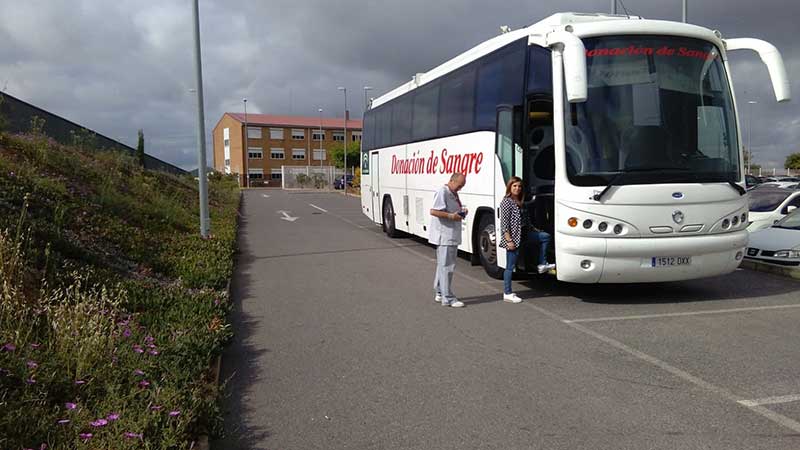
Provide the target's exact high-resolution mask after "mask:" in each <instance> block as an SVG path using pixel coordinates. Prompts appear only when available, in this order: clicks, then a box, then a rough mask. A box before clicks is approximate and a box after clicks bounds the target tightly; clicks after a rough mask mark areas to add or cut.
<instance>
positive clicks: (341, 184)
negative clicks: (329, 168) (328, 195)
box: [333, 175, 353, 189]
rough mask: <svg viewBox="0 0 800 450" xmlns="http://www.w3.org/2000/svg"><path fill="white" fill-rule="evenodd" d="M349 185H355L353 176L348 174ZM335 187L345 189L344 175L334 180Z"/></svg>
mask: <svg viewBox="0 0 800 450" xmlns="http://www.w3.org/2000/svg"><path fill="white" fill-rule="evenodd" d="M347 185H348V186H350V187H353V176H352V175H347ZM333 188H334V189H344V175H342V176H340V177H339V178H337V179H336V180H334V182H333Z"/></svg>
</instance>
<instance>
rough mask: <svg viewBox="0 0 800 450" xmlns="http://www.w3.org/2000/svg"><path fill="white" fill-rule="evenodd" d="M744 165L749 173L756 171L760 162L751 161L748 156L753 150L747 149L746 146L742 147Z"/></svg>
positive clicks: (750, 155) (750, 156)
mask: <svg viewBox="0 0 800 450" xmlns="http://www.w3.org/2000/svg"><path fill="white" fill-rule="evenodd" d="M743 155H744V167H745V168H746V169H750V172H749V173H757V172H758V170H759V169H761V164H756V163H754V162H753V161H751V159H750V158H752V156H753V152H751V151H749V149H748V148H747V147H745V148H744V153H743Z"/></svg>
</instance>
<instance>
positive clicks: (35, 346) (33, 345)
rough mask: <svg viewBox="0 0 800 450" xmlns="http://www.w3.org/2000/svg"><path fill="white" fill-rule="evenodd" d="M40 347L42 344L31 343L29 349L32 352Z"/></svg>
mask: <svg viewBox="0 0 800 450" xmlns="http://www.w3.org/2000/svg"><path fill="white" fill-rule="evenodd" d="M41 346H42V344H39V343H38V342H32V343H31V349H33V350H36V349H37V348H39V347H41Z"/></svg>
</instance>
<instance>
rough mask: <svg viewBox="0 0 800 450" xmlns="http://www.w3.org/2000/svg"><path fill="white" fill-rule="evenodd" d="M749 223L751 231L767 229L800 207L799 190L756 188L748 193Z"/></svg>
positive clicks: (748, 227)
mask: <svg viewBox="0 0 800 450" xmlns="http://www.w3.org/2000/svg"><path fill="white" fill-rule="evenodd" d="M749 196H750V218H749V220H750V223H749V224H748V225H747V229H748V230H750V231H751V232H752V231H756V230H760V229H762V228H768V227H770V226H772V225H773V224H774V223H776V222H777V221H779V220H780V219H782V218H783V216H785V215H787V214H789V213H790V212H792V211H794V210H795V209H797V208H798V207H800V190H794V189H785V188H775V187H761V186H760V187H758V188H756V189H753V190H751V191H749Z"/></svg>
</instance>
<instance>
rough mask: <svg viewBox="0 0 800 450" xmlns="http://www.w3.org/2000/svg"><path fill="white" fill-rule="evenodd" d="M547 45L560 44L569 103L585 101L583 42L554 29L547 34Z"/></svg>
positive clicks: (570, 34) (585, 82)
mask: <svg viewBox="0 0 800 450" xmlns="http://www.w3.org/2000/svg"><path fill="white" fill-rule="evenodd" d="M547 45H548V46H549V47H553V46H560V47H561V52H562V59H563V63H564V83H565V84H566V88H567V100H569V102H570V103H580V102H585V101H586V96H587V88H586V85H587V81H586V48H585V47H584V46H583V42H582V41H581V40H580V38H578V37H577V36H575V35H574V34H572V33H569V32H567V31H555V32H553V33H550V34H548V35H547Z"/></svg>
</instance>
